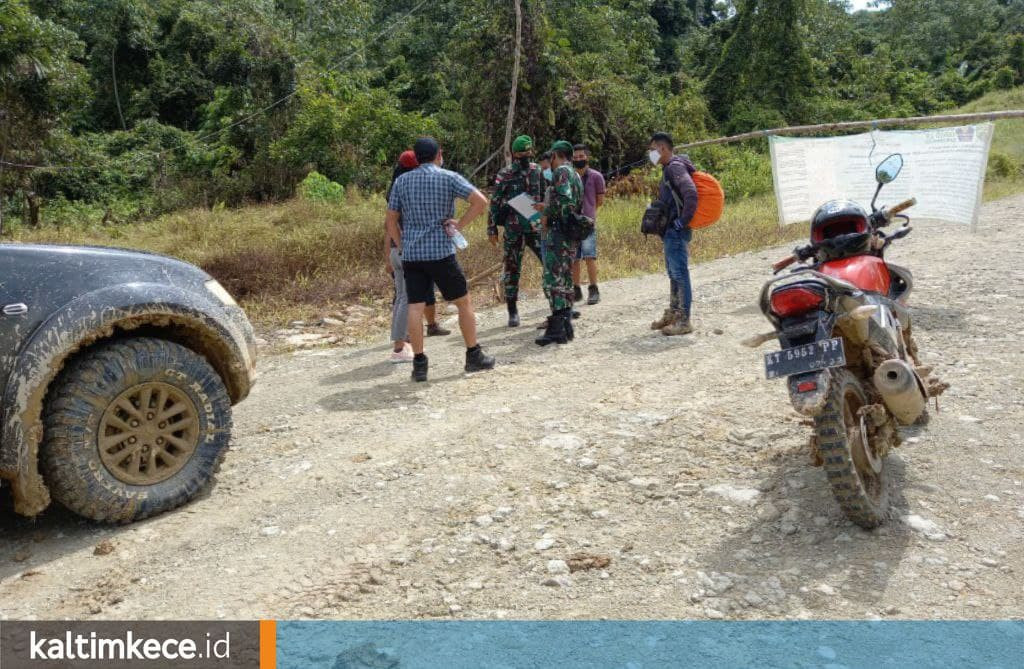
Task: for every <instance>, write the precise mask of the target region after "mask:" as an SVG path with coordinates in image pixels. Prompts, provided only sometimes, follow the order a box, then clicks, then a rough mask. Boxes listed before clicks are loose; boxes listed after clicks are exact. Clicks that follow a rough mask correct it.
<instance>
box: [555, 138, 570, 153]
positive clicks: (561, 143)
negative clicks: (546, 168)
mask: <svg viewBox="0 0 1024 669" xmlns="http://www.w3.org/2000/svg"><path fill="white" fill-rule="evenodd" d="M555 151H562V152H564V153H569V154H571V153H572V144H570V143H569V142H567V141H565V140H564V139H560V140H558V141H557V142H555V143H554V144H552V145H551V152H552V153H554V152H555Z"/></svg>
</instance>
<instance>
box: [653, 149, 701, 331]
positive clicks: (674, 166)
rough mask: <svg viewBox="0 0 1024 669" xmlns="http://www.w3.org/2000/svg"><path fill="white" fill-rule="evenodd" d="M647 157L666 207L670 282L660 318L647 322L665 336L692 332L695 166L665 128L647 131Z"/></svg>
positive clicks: (665, 237) (666, 239)
mask: <svg viewBox="0 0 1024 669" xmlns="http://www.w3.org/2000/svg"><path fill="white" fill-rule="evenodd" d="M648 157H649V158H650V161H651V162H652V163H653V164H654V165H661V172H662V179H661V185H660V186H659V188H658V199H659V200H660V201H661V203H662V204H663V205H664V207H665V209H666V210H667V211H668V221H669V223H668V227H667V229H666V230H665V235H664V237H663V238H662V239H663V241H664V243H665V269H666V270H668V278H669V280H670V282H671V294H670V295H669V307H668V309H666V310H665V313H664V314H663V315H662V317H661V318H659V319H658V320H656V321H654V322H653V323H651V329H652V330H661V332H662V334H664V335H668V336H672V335H684V334H690V333H691V332H693V325H692V324H691V323H690V307H691V305H692V303H693V291H692V288H691V286H690V263H689V260H690V257H689V248H688V245H689V243H690V240H691V239H692V238H693V231H692V230H691V229H690V222H691V221H692V220H693V215H694V214H695V213H696V211H697V187H696V186H695V185H694V183H693V176H692V175H693V173H694V172H696V171H697V168H696V167H694V165H693V163H692V162H690V159H689V157H688V156H685V155H679V156H677V155H675V153H674V151H673V142H672V136H671V135H669V134H668V133H666V132H656V133H654V134H653V135H651V145H650V147H649V153H648Z"/></svg>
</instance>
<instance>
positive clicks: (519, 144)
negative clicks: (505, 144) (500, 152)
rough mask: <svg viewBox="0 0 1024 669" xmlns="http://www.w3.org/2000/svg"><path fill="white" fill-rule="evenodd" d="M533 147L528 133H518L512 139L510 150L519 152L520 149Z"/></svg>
mask: <svg viewBox="0 0 1024 669" xmlns="http://www.w3.org/2000/svg"><path fill="white" fill-rule="evenodd" d="M532 148H533V140H532V139H530V136H529V135H519V136H518V137H516V138H515V139H514V140H512V152H513V153H519V152H521V151H529V150H530V149H532Z"/></svg>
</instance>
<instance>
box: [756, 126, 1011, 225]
mask: <svg viewBox="0 0 1024 669" xmlns="http://www.w3.org/2000/svg"><path fill="white" fill-rule="evenodd" d="M992 133H993V125H992V124H991V123H982V124H979V125H967V126H960V127H957V128H939V129H935V130H898V131H884V132H883V131H877V130H876V131H874V132H868V133H864V134H861V135H848V136H846V137H822V138H791V137H775V136H773V137H771V153H772V175H773V177H774V180H775V198H776V200H777V201H778V204H779V219H780V220H781V222H782V224H783V225H786V224H790V223H799V222H804V221H808V220H810V218H811V214H812V213H814V210H815V209H817V208H818V207H819V206H820V205H821V204H823V203H825V202H827V201H828V200H835V199H848V200H854V201H855V202H859V203H860V204H862V205H864V207H868V205H869V204H870V203H871V197H872V196H873V195H874V192H875V188H876V186H877V184H876V182H875V167H876V166H877V165H878V163H880V162H882V160H884V159H885V157H886V156H888V155H889V154H891V153H900V154H903V171H902V172H900V175H899V178H897V179H896V181H894V182H893V183H891V184H888V185H887V186H885V187H884V188H883V189H882V194H881V195H880V196H879V199H878V204H879V205H880V206H881V205H884V204H894V203H896V202H899V201H901V200H905V199H907V198H910V197H916V198H917V202H918V204H917V206H915V207H914V208H913V209H911V210H910V211H909V212H908V213H909V214H910V215H911V216H913V217H915V218H933V219H939V220H943V221H950V222H953V223H964V224H966V225H974V224H976V223H977V216H978V211H979V208H980V204H981V192H982V186H984V183H985V167H986V165H987V164H988V151H989V146H990V144H991V142H992Z"/></svg>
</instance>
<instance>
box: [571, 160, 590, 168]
mask: <svg viewBox="0 0 1024 669" xmlns="http://www.w3.org/2000/svg"><path fill="white" fill-rule="evenodd" d="M572 166H573V167H575V168H576V169H578V170H582V169H583V168H584V167H586V166H587V159H586V158H584V159H583V160H574V161H572Z"/></svg>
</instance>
